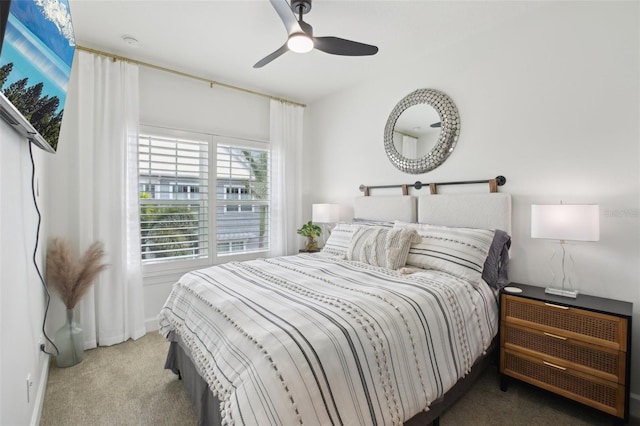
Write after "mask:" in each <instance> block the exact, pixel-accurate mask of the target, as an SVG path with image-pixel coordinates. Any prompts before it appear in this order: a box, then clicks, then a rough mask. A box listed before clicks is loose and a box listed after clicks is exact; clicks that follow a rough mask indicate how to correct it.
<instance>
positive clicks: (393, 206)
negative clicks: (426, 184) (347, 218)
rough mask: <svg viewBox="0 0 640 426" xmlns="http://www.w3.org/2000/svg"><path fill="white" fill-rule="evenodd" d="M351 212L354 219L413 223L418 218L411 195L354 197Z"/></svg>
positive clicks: (414, 201)
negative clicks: (352, 211)
mask: <svg viewBox="0 0 640 426" xmlns="http://www.w3.org/2000/svg"><path fill="white" fill-rule="evenodd" d="M353 210H354V214H355V215H354V217H357V218H361V219H370V220H390V221H392V220H402V221H405V222H415V221H416V220H417V218H418V216H417V209H416V197H414V196H411V195H381V196H378V197H356V198H355V200H354V202H353Z"/></svg>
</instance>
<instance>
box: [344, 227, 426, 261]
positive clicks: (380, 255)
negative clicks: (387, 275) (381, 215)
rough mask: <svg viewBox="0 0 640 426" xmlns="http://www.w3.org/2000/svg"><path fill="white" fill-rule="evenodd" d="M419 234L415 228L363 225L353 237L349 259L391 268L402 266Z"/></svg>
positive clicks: (348, 251)
mask: <svg viewBox="0 0 640 426" xmlns="http://www.w3.org/2000/svg"><path fill="white" fill-rule="evenodd" d="M417 235H418V234H417V232H416V231H415V230H414V229H401V228H388V227H382V226H362V227H361V228H360V229H358V230H357V231H356V232H355V233H354V234H353V237H352V238H351V243H350V244H349V248H348V249H347V259H348V260H355V261H359V262H363V263H367V264H369V265H374V266H382V267H385V268H389V269H399V268H402V267H403V266H404V265H405V263H406V261H407V256H408V254H409V249H410V248H411V243H412V242H414V240H415V238H416V237H417Z"/></svg>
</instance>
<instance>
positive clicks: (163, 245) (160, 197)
mask: <svg viewBox="0 0 640 426" xmlns="http://www.w3.org/2000/svg"><path fill="white" fill-rule="evenodd" d="M208 169H209V143H208V141H205V140H192V139H182V138H172V137H159V136H150V135H141V136H140V139H139V180H138V184H139V193H140V227H141V248H142V261H143V262H146V263H149V262H154V261H166V260H174V259H200V258H206V257H208V256H209V171H208Z"/></svg>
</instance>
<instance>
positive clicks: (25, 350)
mask: <svg viewBox="0 0 640 426" xmlns="http://www.w3.org/2000/svg"><path fill="white" fill-rule="evenodd" d="M33 150H34V160H35V163H36V177H37V179H38V181H39V188H40V194H41V196H40V197H38V204H39V206H40V211H41V212H43V211H44V206H43V205H44V204H45V203H44V200H43V198H44V191H46V189H45V188H44V185H42V181H41V180H40V177H41V176H42V172H43V161H42V160H43V157H45V156H48V155H50V154H48V153H45V152H44V151H41V150H40V149H38V148H37V147H34V148H33ZM0 205H1V206H2V208H1V209H0V232H1V234H2V243H1V251H0V383H1V385H0V386H1V387H0V424H2V425H26V424H34V425H35V424H38V421H39V417H40V409H41V403H42V398H43V397H44V390H45V388H46V382H47V372H48V366H49V364H48V359H49V358H48V356H47V355H45V354H44V353H43V352H41V351H40V336H41V327H42V320H43V317H44V300H45V299H44V290H43V287H42V284H41V282H40V279H39V278H38V275H37V272H36V269H35V267H34V265H33V263H32V256H33V250H34V248H35V242H36V229H37V220H38V219H37V214H36V210H35V206H34V203H33V200H32V196H31V160H30V159H29V143H28V141H27V140H25V139H24V138H22V137H20V135H19V134H18V133H16V132H15V130H14V129H13V128H12V127H11V126H9V125H8V124H6V123H5V122H4V121H3V120H0ZM43 228H44V223H43V226H42V228H41V229H43ZM40 247H42V245H40ZM42 253H43V251H42V250H39V251H38V253H37V255H36V259H37V261H38V262H39V267H40V270H41V271H42V270H43V265H44V256H43V254H42ZM28 376H30V378H31V381H32V386H31V395H30V398H29V401H27V377H28Z"/></svg>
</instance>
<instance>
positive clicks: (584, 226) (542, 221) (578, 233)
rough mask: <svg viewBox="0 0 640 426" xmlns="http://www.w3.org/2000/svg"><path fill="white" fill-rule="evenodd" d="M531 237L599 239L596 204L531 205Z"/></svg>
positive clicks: (576, 239)
mask: <svg viewBox="0 0 640 426" xmlns="http://www.w3.org/2000/svg"><path fill="white" fill-rule="evenodd" d="M531 238H547V239H551V240H569V241H598V240H600V210H599V206H598V205H597V204H553V205H538V204H532V205H531Z"/></svg>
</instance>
